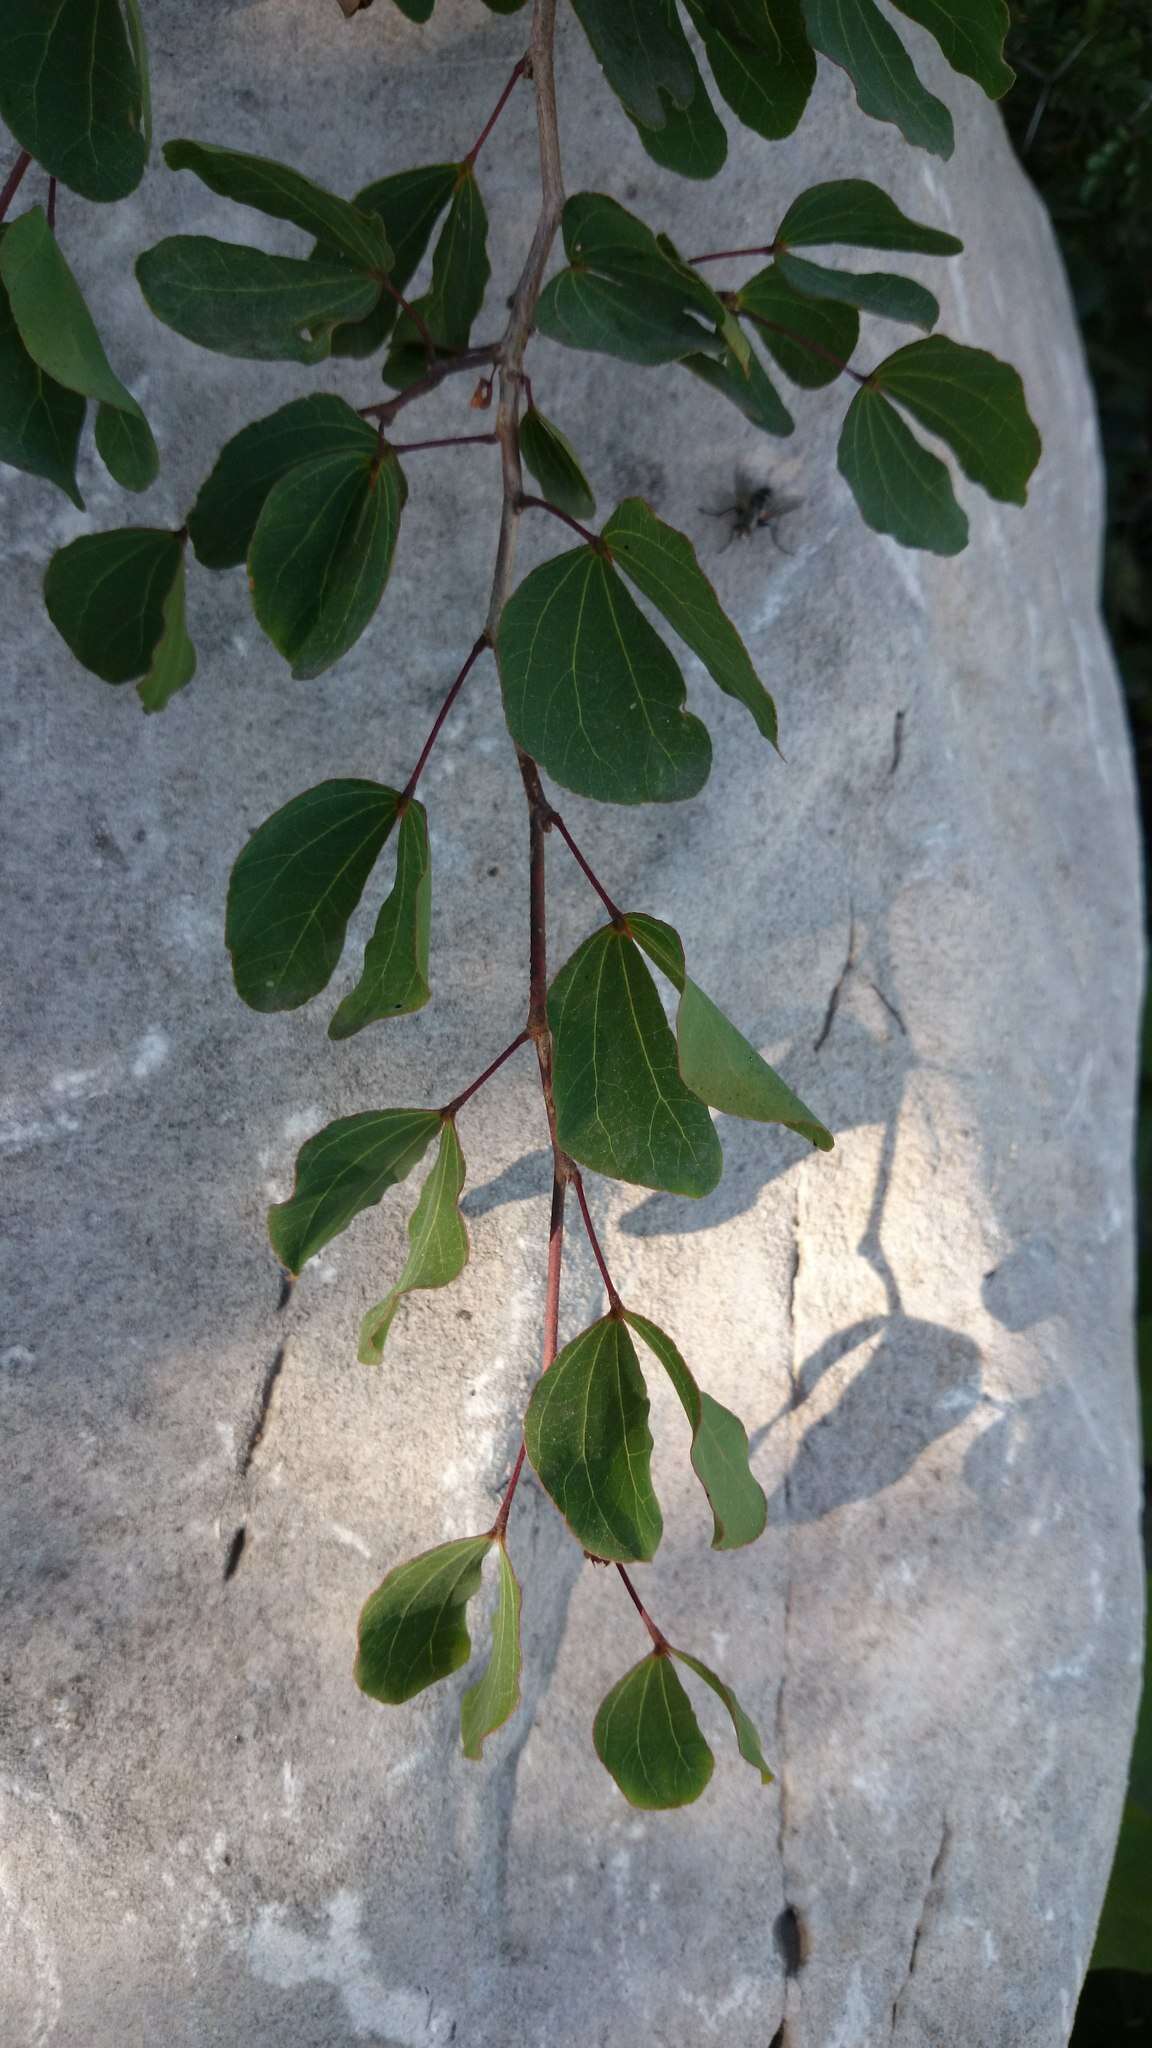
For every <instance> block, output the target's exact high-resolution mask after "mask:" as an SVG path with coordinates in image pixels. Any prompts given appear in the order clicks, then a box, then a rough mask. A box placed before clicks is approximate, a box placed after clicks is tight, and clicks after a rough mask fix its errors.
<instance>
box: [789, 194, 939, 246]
mask: <svg viewBox="0 0 1152 2048" xmlns="http://www.w3.org/2000/svg"><path fill="white" fill-rule="evenodd" d="M776 241H777V243H778V244H780V245H783V246H786V247H788V248H790V249H802V248H819V247H821V246H823V245H825V244H828V243H832V242H839V243H841V244H843V245H844V246H845V247H847V248H854V249H899V250H903V251H906V252H908V253H910V254H911V253H914V254H918V255H921V256H958V255H959V254H960V251H961V250H962V249H963V247H964V244H963V242H959V241H957V239H956V236H955V235H947V234H945V233H944V232H943V230H942V229H940V228H930V227H926V226H925V225H924V223H923V222H922V221H918V220H911V219H909V217H908V215H907V214H906V213H901V211H900V208H899V207H898V206H897V204H896V202H895V200H894V199H890V198H889V197H888V194H887V192H884V191H882V190H881V188H880V186H879V185H872V184H870V183H869V182H868V180H867V179H866V178H833V179H831V180H829V181H828V182H827V183H825V184H822V185H810V186H809V187H808V190H807V191H806V192H801V193H800V195H799V197H798V198H796V199H794V200H793V201H792V204H791V206H790V207H789V208H788V211H787V213H786V214H785V215H784V218H783V220H782V221H781V223H780V225H779V227H778V228H777V230H776Z"/></svg>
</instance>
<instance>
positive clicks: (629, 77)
mask: <svg viewBox="0 0 1152 2048" xmlns="http://www.w3.org/2000/svg"><path fill="white" fill-rule="evenodd" d="M572 5H573V9H574V12H575V13H576V14H577V16H578V17H579V20H580V23H581V26H582V27H583V30H584V33H585V35H586V36H587V38H588V41H589V42H590V43H591V45H592V48H593V50H594V51H595V52H596V56H597V58H598V59H599V62H600V65H601V67H602V69H603V72H604V76H605V78H606V79H607V80H608V83H609V85H610V86H611V87H612V90H613V92H614V93H615V94H616V97H617V98H618V99H619V100H620V102H621V104H622V105H623V107H624V108H625V110H626V112H627V113H629V114H630V115H631V116H632V119H633V120H634V121H636V122H638V123H639V124H640V125H642V126H643V127H645V128H659V127H661V126H662V124H663V121H664V113H665V95H666V96H667V98H668V99H669V100H671V102H672V104H673V106H677V107H686V106H687V105H688V104H689V102H690V100H691V98H692V95H693V91H694V88H695V80H696V76H697V73H696V64H695V60H694V59H693V56H692V51H691V48H690V46H689V43H688V38H687V36H686V35H685V34H684V30H683V29H682V27H681V26H680V21H679V18H678V16H677V13H676V7H675V0H627V4H626V5H622V4H621V0H572Z"/></svg>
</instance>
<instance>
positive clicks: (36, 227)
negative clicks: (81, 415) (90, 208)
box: [0, 206, 159, 490]
mask: <svg viewBox="0 0 1152 2048" xmlns="http://www.w3.org/2000/svg"><path fill="white" fill-rule="evenodd" d="M0 279H2V280H3V283H4V285H5V287H6V289H7V292H8V298H9V301H10V304H11V308H12V317H13V319H14V320H15V322H16V325H17V327H18V329H19V331H20V339H21V340H22V342H23V343H24V346H25V348H26V349H27V351H28V353H29V355H30V356H31V357H32V359H33V361H34V362H36V363H38V364H39V365H40V368H41V369H42V370H43V371H44V372H45V374H46V375H47V376H49V377H51V378H52V379H53V380H54V381H55V382H56V383H57V384H63V385H65V386H66V388H67V389H68V390H69V391H77V392H79V393H80V395H81V397H83V398H95V399H97V400H99V401H100V411H99V412H98V414H97V419H96V445H97V447H98V448H99V450H100V453H101V455H102V456H103V458H104V460H105V462H106V463H107V464H108V467H109V469H110V470H111V472H112V475H113V476H114V477H115V478H116V481H117V483H121V484H123V485H124V486H125V488H126V489H128V490H144V489H146V488H147V486H148V485H149V484H150V483H151V482H152V480H153V478H154V477H155V475H156V471H157V469H158V468H159V457H158V455H157V453H156V443H155V441H154V440H153V439H152V434H151V430H150V428H149V426H148V422H147V420H146V419H145V418H144V414H143V412H142V411H141V409H140V407H139V405H138V404H137V402H136V400H135V399H134V398H133V396H132V393H131V392H130V391H129V390H128V389H127V387H126V386H125V385H123V384H122V383H121V382H120V379H119V377H117V375H116V373H115V371H114V370H113V368H112V365H111V364H110V363H109V361H108V358H107V356H106V355H105V353H104V345H103V343H102V342H101V340H100V336H99V335H98V333H97V332H96V325H95V322H94V320H93V318H92V315H91V313H90V312H89V311H88V308H87V306H86V305H85V303H84V295H83V293H82V292H81V290H80V287H79V285H78V284H77V282H76V279H75V278H74V277H73V275H72V272H71V271H70V270H69V268H68V265H67V263H66V262H65V261H64V258H63V256H62V255H61V253H60V249H59V245H58V243H57V241H56V237H55V235H54V234H53V232H52V230H51V228H50V227H49V225H48V218H47V215H46V214H45V212H44V210H43V208H42V207H39V206H34V207H32V208H31V210H30V211H29V212H28V213H23V214H21V216H20V218H19V220H16V221H13V223H12V225H11V227H9V228H7V229H6V230H5V233H4V235H3V236H2V237H0ZM109 410H110V411H111V412H112V413H113V414H116V415H119V416H120V418H121V423H122V431H117V430H116V428H115V427H113V426H111V425H110V423H109V420H108V412H109Z"/></svg>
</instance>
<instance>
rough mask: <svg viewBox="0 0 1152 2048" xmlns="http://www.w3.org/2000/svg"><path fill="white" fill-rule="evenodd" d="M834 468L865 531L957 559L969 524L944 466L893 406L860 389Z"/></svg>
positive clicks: (841, 433) (847, 416)
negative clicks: (849, 495) (858, 512)
mask: <svg viewBox="0 0 1152 2048" xmlns="http://www.w3.org/2000/svg"><path fill="white" fill-rule="evenodd" d="M836 461H837V467H838V468H839V471H840V474H841V476H842V477H843V478H844V480H845V482H846V483H847V484H848V485H849V487H850V489H851V491H852V495H853V497H854V498H855V500H856V503H857V505H858V506H859V508H860V511H861V513H862V515H863V517H864V518H865V519H866V520H867V522H868V524H869V526H872V527H875V529H876V531H877V533H890V534H891V535H892V536H893V538H894V539H895V540H898V541H901V542H903V544H904V546H905V547H908V548H927V549H928V550H930V552H931V553H932V554H936V555H957V554H959V552H960V550H961V548H964V547H967V545H968V520H967V517H966V515H965V513H964V512H963V510H962V509H961V507H960V506H959V505H958V504H957V503H956V494H955V492H954V491H953V489H952V478H951V476H950V475H949V473H948V468H947V465H946V464H945V463H943V462H941V461H940V458H939V456H936V455H933V454H931V453H930V451H929V450H928V449H927V448H925V447H923V446H922V444H921V443H920V442H919V441H918V440H917V439H916V436H915V434H914V433H913V432H912V431H911V429H910V428H909V427H906V426H905V424H904V421H903V420H902V419H901V417H900V415H899V413H898V412H897V411H896V408H895V406H892V405H889V403H888V400H887V399H886V398H884V397H883V396H882V395H881V393H880V392H879V391H874V390H872V389H870V388H869V387H868V386H864V387H863V388H862V389H861V390H859V391H858V392H857V393H856V396H855V398H854V399H853V400H852V403H851V405H850V406H849V408H848V411H847V414H846V415H845V419H844V425H843V427H842V428H841V429H840V444H839V449H838V453H837V458H836Z"/></svg>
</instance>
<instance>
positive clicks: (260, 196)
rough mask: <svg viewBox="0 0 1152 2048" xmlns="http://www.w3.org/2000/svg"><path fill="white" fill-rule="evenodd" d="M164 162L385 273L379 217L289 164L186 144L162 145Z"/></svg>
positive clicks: (387, 257)
mask: <svg viewBox="0 0 1152 2048" xmlns="http://www.w3.org/2000/svg"><path fill="white" fill-rule="evenodd" d="M164 161H165V163H166V164H167V166H168V168H169V170H170V171H194V172H195V174H196V176H197V177H198V178H199V179H200V180H201V181H202V183H204V184H205V185H207V186H208V188H209V190H210V191H212V192H218V193H219V194H220V196H221V198H223V199H234V200H236V202H237V204H238V205H240V206H251V207H254V208H255V209H256V211H257V212H259V213H265V214H268V215H270V216H271V218H272V219H273V220H288V221H291V222H292V224H293V226H294V227H298V228H303V230H304V232H305V234H308V235H314V236H315V237H316V239H317V241H323V242H327V243H329V244H331V246H332V247H333V248H334V249H339V250H341V251H342V253H343V254H344V255H345V256H347V257H348V259H349V261H350V262H351V263H354V264H355V265H356V266H357V267H358V268H359V269H360V270H366V271H385V270H388V269H389V268H390V266H391V262H392V251H391V249H390V248H389V246H388V238H387V236H386V234H385V233H384V229H383V227H382V225H381V222H380V218H379V216H378V215H376V214H370V213H362V212H361V211H360V209H359V208H358V207H357V206H355V205H353V204H352V202H351V201H350V200H347V199H338V198H337V196H336V194H335V193H334V192H326V191H325V190H324V187H323V186H322V185H314V184H313V182H312V180H311V178H306V177H305V176H304V175H303V173H302V172H301V171H297V170H295V169H294V168H293V167H292V165H291V164H278V163H275V162H274V161H273V159H272V158H271V157H268V156H249V155H247V154H246V153H245V152H244V151H242V150H238V149H218V148H217V147H216V146H215V144H213V143H208V142H189V141H186V140H180V141H177V142H166V143H165V144H164Z"/></svg>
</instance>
